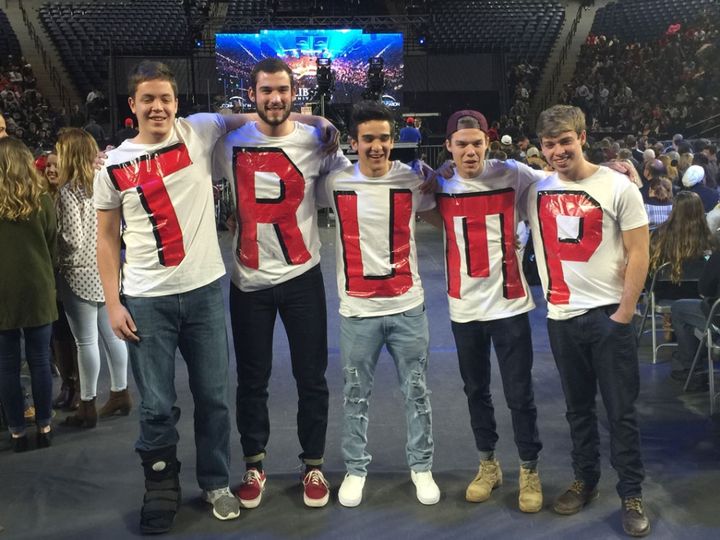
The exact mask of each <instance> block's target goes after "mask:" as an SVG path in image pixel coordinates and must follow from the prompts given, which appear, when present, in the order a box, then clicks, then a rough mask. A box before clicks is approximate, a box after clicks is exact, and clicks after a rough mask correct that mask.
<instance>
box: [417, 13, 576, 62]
mask: <svg viewBox="0 0 720 540" xmlns="http://www.w3.org/2000/svg"><path fill="white" fill-rule="evenodd" d="M430 10H431V16H432V21H433V22H432V24H430V25H429V27H428V29H427V30H428V35H427V47H428V49H430V50H434V51H438V52H464V53H468V52H494V51H504V52H506V53H507V60H508V63H509V64H517V63H521V62H528V63H531V64H536V65H539V66H543V65H544V64H545V61H546V60H547V57H548V55H549V53H550V50H551V48H552V46H553V44H554V43H555V40H556V39H557V36H558V33H559V31H560V28H561V27H562V23H563V20H564V18H565V9H564V8H563V7H562V6H561V5H560V4H559V3H558V2H554V1H549V0H535V1H524V2H513V1H510V0H434V1H432V2H430Z"/></svg>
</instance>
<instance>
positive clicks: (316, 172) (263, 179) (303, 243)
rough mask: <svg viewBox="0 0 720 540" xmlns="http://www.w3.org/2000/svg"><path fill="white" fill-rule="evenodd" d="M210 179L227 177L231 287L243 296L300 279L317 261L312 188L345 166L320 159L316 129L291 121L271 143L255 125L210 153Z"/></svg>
mask: <svg viewBox="0 0 720 540" xmlns="http://www.w3.org/2000/svg"><path fill="white" fill-rule="evenodd" d="M214 162H215V166H214V175H215V178H216V179H220V178H226V179H227V180H228V181H229V182H230V185H231V187H232V191H233V197H234V199H235V204H236V208H237V212H236V217H237V221H238V230H237V233H236V235H235V243H234V246H235V247H234V260H235V264H234V265H233V270H232V281H233V283H234V284H235V286H236V287H238V288H239V289H240V290H242V291H245V292H250V291H258V290H262V289H267V288H269V287H273V286H275V285H278V284H280V283H284V282H286V281H288V280H290V279H293V278H295V277H297V276H300V275H302V274H304V273H305V272H307V271H308V270H309V269H310V268H312V267H313V266H315V265H317V264H318V263H319V262H320V236H319V234H318V230H317V209H316V206H315V183H316V182H317V180H318V178H319V177H320V176H322V175H325V174H327V173H328V172H330V171H334V170H340V169H343V168H345V167H347V166H348V164H349V163H350V162H349V161H348V159H347V158H346V157H345V156H344V155H343V154H342V151H340V150H338V151H337V153H335V154H332V155H329V156H324V155H323V154H322V151H321V150H320V141H319V139H318V136H317V132H316V130H315V128H313V127H311V126H308V125H305V124H301V123H300V122H295V129H294V130H293V132H292V133H290V134H289V135H286V136H284V137H268V136H267V135H264V134H263V133H261V132H260V131H259V130H258V128H257V124H256V123H254V122H252V123H249V124H246V125H244V126H243V127H242V128H240V129H236V130H235V131H232V132H230V133H228V134H227V135H226V136H225V137H223V138H222V139H221V140H220V141H219V142H218V144H217V146H216V147H215V157H214Z"/></svg>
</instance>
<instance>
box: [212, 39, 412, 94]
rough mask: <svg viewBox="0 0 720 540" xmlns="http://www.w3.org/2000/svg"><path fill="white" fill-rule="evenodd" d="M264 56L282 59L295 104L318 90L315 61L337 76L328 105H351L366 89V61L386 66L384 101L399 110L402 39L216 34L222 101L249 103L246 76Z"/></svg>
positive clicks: (247, 79)
mask: <svg viewBox="0 0 720 540" xmlns="http://www.w3.org/2000/svg"><path fill="white" fill-rule="evenodd" d="M267 57H278V58H281V59H283V60H284V61H285V62H287V64H288V65H289V66H290V68H291V69H292V70H293V73H294V74H295V81H296V82H297V84H298V92H297V103H298V104H300V105H301V104H303V103H305V102H306V101H307V100H308V99H310V98H311V97H312V95H313V94H314V91H315V88H316V85H317V84H316V83H317V79H316V72H317V58H329V59H330V62H331V70H332V71H333V73H334V74H335V90H334V92H333V93H332V101H333V102H335V103H353V102H356V101H359V100H360V99H362V94H363V92H364V91H365V89H366V88H367V82H368V81H367V78H368V77H367V74H368V64H369V60H370V58H375V57H380V58H382V59H383V62H384V70H383V71H384V75H385V87H384V89H383V91H382V100H383V102H384V103H385V104H386V105H389V106H395V107H396V106H399V105H400V99H401V97H402V87H403V36H402V34H366V33H364V32H363V31H362V30H319V29H313V30H262V31H260V32H259V33H257V34H217V35H216V58H217V71H218V80H219V82H220V85H221V88H222V89H223V91H224V93H225V96H227V97H228V99H230V97H236V98H238V99H239V100H240V101H242V103H243V105H244V104H245V103H246V102H247V101H246V100H247V87H248V86H249V84H250V71H251V70H252V68H253V66H254V65H255V63H256V62H258V61H259V60H262V59H263V58H267Z"/></svg>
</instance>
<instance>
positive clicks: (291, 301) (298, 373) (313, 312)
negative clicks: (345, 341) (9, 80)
mask: <svg viewBox="0 0 720 540" xmlns="http://www.w3.org/2000/svg"><path fill="white" fill-rule="evenodd" d="M278 313H279V314H280V318H281V319H282V322H283V324H284V325H285V332H286V333H287V337H288V344H289V345H290V362H291V363H292V374H293V377H294V378H295V385H296V387H297V393H298V411H297V432H298V439H299V440H300V447H301V448H302V453H301V454H300V456H299V457H300V459H301V460H303V461H304V462H305V463H306V464H308V465H320V464H321V463H322V462H323V455H324V453H325V433H326V432H327V421H328V401H329V392H328V387H327V381H326V379H325V371H326V369H327V354H328V353H327V307H326V305H325V285H324V284H323V277H322V273H321V272H320V266H315V267H313V268H311V269H310V270H308V271H307V272H305V273H304V274H302V275H300V276H298V277H296V278H293V279H291V280H289V281H286V282H284V283H280V284H279V285H276V286H274V287H270V288H268V289H263V290H260V291H253V292H243V291H241V290H240V289H238V288H237V287H235V286H234V285H231V286H230V319H231V321H232V329H233V341H234V342H235V360H236V361H237V380H238V388H237V402H236V407H237V427H238V431H239V432H240V442H241V444H242V448H243V454H244V456H245V461H246V462H248V463H255V462H258V461H261V460H262V459H263V458H264V457H265V447H266V445H267V443H268V440H269V438H270V417H269V415H268V406H267V400H268V382H269V381H270V372H271V371H272V347H273V331H274V329H275V319H276V317H277V315H278Z"/></svg>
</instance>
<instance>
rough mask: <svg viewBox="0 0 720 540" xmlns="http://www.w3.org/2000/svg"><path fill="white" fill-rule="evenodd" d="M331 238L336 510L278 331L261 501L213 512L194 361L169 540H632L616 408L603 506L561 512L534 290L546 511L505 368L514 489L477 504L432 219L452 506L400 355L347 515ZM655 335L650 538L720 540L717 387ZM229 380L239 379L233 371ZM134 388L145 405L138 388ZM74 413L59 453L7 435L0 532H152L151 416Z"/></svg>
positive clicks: (421, 234)
mask: <svg viewBox="0 0 720 540" xmlns="http://www.w3.org/2000/svg"><path fill="white" fill-rule="evenodd" d="M321 236H322V238H323V241H324V245H323V256H324V259H323V263H322V266H323V269H324V275H325V282H326V289H327V293H328V303H329V309H328V312H329V340H330V362H329V367H328V371H327V377H328V382H329V385H330V392H331V396H330V397H331V399H330V419H329V427H328V435H327V451H326V456H325V459H326V464H325V467H324V470H325V473H326V475H327V477H328V479H329V481H330V482H331V485H332V489H333V493H332V499H331V502H330V503H329V504H328V505H327V506H326V507H325V508H322V509H309V508H306V507H305V506H304V505H303V502H302V491H301V484H300V479H301V477H300V472H301V471H300V464H299V462H298V459H297V455H298V453H299V451H300V450H299V446H298V442H297V437H296V431H295V412H296V394H295V391H294V382H293V380H292V376H291V374H290V365H289V357H288V351H287V342H286V338H285V334H284V331H283V330H282V326H281V325H278V329H277V333H276V338H275V344H276V346H275V353H276V356H275V360H274V362H275V363H274V371H273V376H272V381H271V387H270V414H271V426H272V434H271V439H270V443H269V446H268V456H267V459H266V461H265V469H266V471H267V474H268V481H267V485H266V492H265V496H264V499H263V502H262V504H261V506H260V507H259V508H257V509H254V510H244V511H242V513H241V515H240V517H239V518H238V519H237V520H234V521H229V522H220V521H218V520H216V519H214V518H213V517H211V515H210V510H209V507H208V506H207V505H206V504H205V503H203V502H202V501H201V500H200V498H199V495H200V490H199V488H198V487H197V484H196V482H195V465H194V463H195V454H194V448H193V443H192V403H191V399H190V394H189V391H188V389H187V373H186V370H185V367H184V365H183V362H182V360H179V361H178V366H177V380H176V384H177V388H178V398H179V405H180V407H181V408H182V410H183V415H182V418H181V420H180V425H179V429H180V432H181V442H180V446H179V457H180V460H181V461H182V462H183V469H182V473H181V478H182V484H183V506H182V508H181V510H180V512H179V514H178V516H177V520H176V522H175V526H174V529H173V531H172V532H171V533H170V534H168V535H166V537H168V538H198V539H200V538H202V539H210V538H213V539H214V538H240V537H242V538H258V539H281V538H326V539H336V538H342V539H348V540H349V539H356V538H357V539H373V540H380V539H386V538H392V539H397V538H402V537H407V538H413V539H422V538H427V539H445V538H506V539H513V538H530V539H540V538H543V539H551V538H552V539H557V538H573V539H576V538H591V539H603V538H618V537H623V531H622V527H621V524H620V503H619V499H618V497H617V495H616V493H615V487H614V486H615V482H616V475H615V472H614V471H613V469H612V468H611V467H610V464H609V460H608V453H609V442H608V428H607V423H606V422H605V420H604V417H603V416H602V415H603V413H602V412H601V426H600V433H601V439H602V447H601V452H602V459H603V474H604V476H603V477H602V480H601V483H600V492H601V496H600V498H599V499H598V500H597V501H595V502H593V503H592V504H591V505H589V506H588V507H587V508H586V509H585V510H583V511H582V512H580V513H579V514H577V515H575V516H569V517H564V516H559V515H556V514H554V513H553V512H552V510H551V509H550V504H551V502H552V499H553V498H554V497H555V496H556V495H558V494H559V493H560V492H561V491H563V490H564V489H565V488H566V487H567V486H568V485H569V483H570V482H571V481H572V471H571V467H570V455H569V449H570V438H569V433H568V426H567V423H566V421H565V417H564V411H565V408H564V401H563V396H562V391H561V388H560V383H559V380H558V376H557V372H556V369H555V365H554V363H553V359H552V356H551V354H550V350H549V344H548V338H547V332H546V329H545V322H544V317H545V309H544V306H543V301H542V298H541V293H540V291H539V288H534V293H535V296H536V300H537V301H538V304H539V305H540V307H538V308H537V309H536V310H535V311H534V312H532V313H531V322H532V325H533V339H534V350H535V368H534V380H535V393H536V402H537V406H538V421H539V429H540V435H541V438H542V441H543V443H544V450H543V452H542V454H541V459H540V475H541V478H542V482H543V487H544V493H545V508H544V509H543V510H542V511H541V512H540V513H538V514H533V515H527V514H522V513H521V512H520V511H519V510H518V508H517V474H518V470H517V469H518V458H517V452H516V450H515V446H514V443H513V439H512V430H511V426H510V416H509V412H508V410H507V407H506V406H505V401H504V398H503V396H502V390H501V385H500V382H499V378H498V376H497V373H498V372H497V369H494V371H493V375H494V379H493V383H492V388H493V394H494V396H495V404H496V409H497V410H496V415H497V422H498V431H499V434H500V441H499V444H498V448H497V456H498V458H499V459H500V461H501V463H502V466H503V470H504V473H505V483H504V485H503V486H502V487H500V488H499V489H497V490H496V491H494V493H493V495H492V498H491V499H490V500H489V501H487V502H485V503H482V504H471V503H467V502H465V500H464V491H465V487H466V484H467V483H468V481H469V480H471V479H472V477H473V476H474V474H475V472H476V468H477V455H476V452H475V448H474V444H473V440H472V434H471V431H470V425H469V416H468V412H467V405H466V402H465V397H464V394H463V392H462V383H461V380H460V376H459V373H458V368H457V360H456V356H455V348H454V343H453V338H452V334H451V331H450V324H449V320H448V314H447V303H446V299H445V286H444V269H443V256H442V241H441V238H440V235H439V234H438V233H436V232H435V231H434V230H433V229H431V228H430V227H429V226H426V225H424V224H421V225H420V226H419V229H418V251H419V254H420V270H421V275H422V278H423V283H424V286H425V290H426V304H427V308H428V314H429V318H430V326H431V354H430V368H429V375H428V384H429V386H430V388H431V390H432V398H431V399H432V407H433V415H434V439H435V448H436V451H435V460H434V463H435V464H434V468H433V473H434V476H435V479H436V481H437V483H438V485H439V486H440V488H441V490H442V498H441V500H440V502H439V503H438V504H437V505H435V506H430V507H427V506H422V505H421V504H420V503H418V502H417V501H416V499H415V495H414V487H413V485H412V483H411V481H410V473H409V471H408V469H407V466H406V464H405V457H404V434H405V429H404V415H403V406H402V399H401V398H402V396H401V394H400V391H399V388H398V386H397V378H396V375H395V372H394V367H393V366H392V362H391V361H390V358H389V357H388V356H387V353H383V356H382V358H381V361H380V364H379V366H378V373H377V376H376V386H375V390H374V394H373V399H372V403H371V411H370V413H371V417H370V430H369V450H370V452H371V453H372V454H373V462H372V464H371V465H370V471H369V476H368V480H367V484H366V486H365V492H364V499H363V502H362V504H361V505H360V506H359V507H357V508H344V507H342V506H341V505H340V504H339V503H338V502H337V488H338V486H339V484H340V482H341V481H342V478H343V475H344V467H343V463H342V458H341V455H340V431H341V412H342V411H341V407H342V394H341V388H342V372H341V369H340V365H339V352H338V336H339V320H338V315H337V305H338V301H337V293H336V288H335V277H334V275H335V271H334V230H333V229H325V228H323V229H322V231H321ZM222 245H223V249H224V252H225V253H226V254H228V255H229V253H230V239H229V236H228V235H227V233H224V234H223V236H222ZM227 285H228V280H227V278H226V279H225V286H226V287H227ZM228 324H229V321H228ZM647 341H649V340H647V339H646V340H645V341H644V342H643V344H644V345H643V347H642V351H641V366H640V369H641V377H642V388H641V394H640V398H639V400H638V412H639V419H640V429H641V433H642V443H643V452H644V460H645V466H646V469H647V478H646V482H645V485H644V490H645V504H646V510H647V512H648V514H649V516H650V518H651V520H652V536H653V537H654V538H668V539H671V538H672V539H676V538H683V540H689V539H695V538H698V539H699V538H718V536H719V535H720V512H718V504H717V501H718V495H717V491H716V489H717V486H718V485H720V468H719V467H718V463H720V445H719V444H718V433H719V430H718V425H719V424H718V423H717V422H713V421H712V420H710V418H709V417H708V400H707V394H706V393H693V394H683V393H682V392H681V388H680V384H679V383H675V382H673V381H671V380H670V379H669V371H670V366H669V364H668V363H661V364H657V365H652V364H651V363H650V362H649V357H650V351H649V346H648V345H647ZM663 354H667V352H665V353H663ZM231 357H232V354H231ZM231 372H232V373H233V374H234V367H233V368H232V371H231ZM233 378H234V376H233ZM56 384H59V383H58V382H56ZM108 385H109V382H108V375H107V371H106V368H103V372H102V374H101V382H100V388H99V401H101V402H103V401H104V400H105V398H106V396H107V393H108ZM232 386H233V388H232V392H233V395H234V385H232ZM131 389H132V391H133V393H134V397H135V398H136V400H135V401H136V403H137V394H136V392H135V388H134V385H133V383H132V382H131ZM232 402H234V398H233V399H232ZM600 410H601V411H602V407H600ZM65 414H66V413H62V414H59V415H58V418H57V419H56V420H57V423H56V428H55V429H56V437H55V439H54V443H53V446H52V448H50V449H48V450H42V451H30V452H27V453H24V454H13V453H12V452H11V451H10V443H9V437H8V436H7V435H4V436H3V437H2V439H1V440H0V525H2V526H3V527H4V532H3V533H2V535H1V538H3V539H5V540H9V539H11V538H12V539H15V538H32V539H45V538H47V539H53V540H60V539H71V538H72V539H87V540H90V539H96V538H97V539H100V538H102V539H107V540H110V539H123V538H132V537H137V536H140V533H139V527H138V520H139V508H140V503H141V500H142V495H143V476H142V470H141V468H140V464H139V460H138V458H137V456H136V455H135V454H134V452H133V449H132V445H133V442H134V439H135V437H136V435H137V409H134V410H133V412H132V413H131V414H130V416H129V417H116V418H113V419H109V420H103V421H100V423H99V424H98V427H97V428H96V429H93V430H71V429H69V428H65V427H63V426H61V425H59V424H60V421H61V420H62V417H63V416H64V415H65ZM232 451H233V461H234V462H233V471H232V481H233V485H236V484H238V483H239V482H240V480H241V478H242V474H243V472H244V470H243V469H244V467H243V463H242V459H241V456H242V452H241V449H240V441H239V436H238V435H237V432H235V431H233V436H232Z"/></svg>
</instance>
